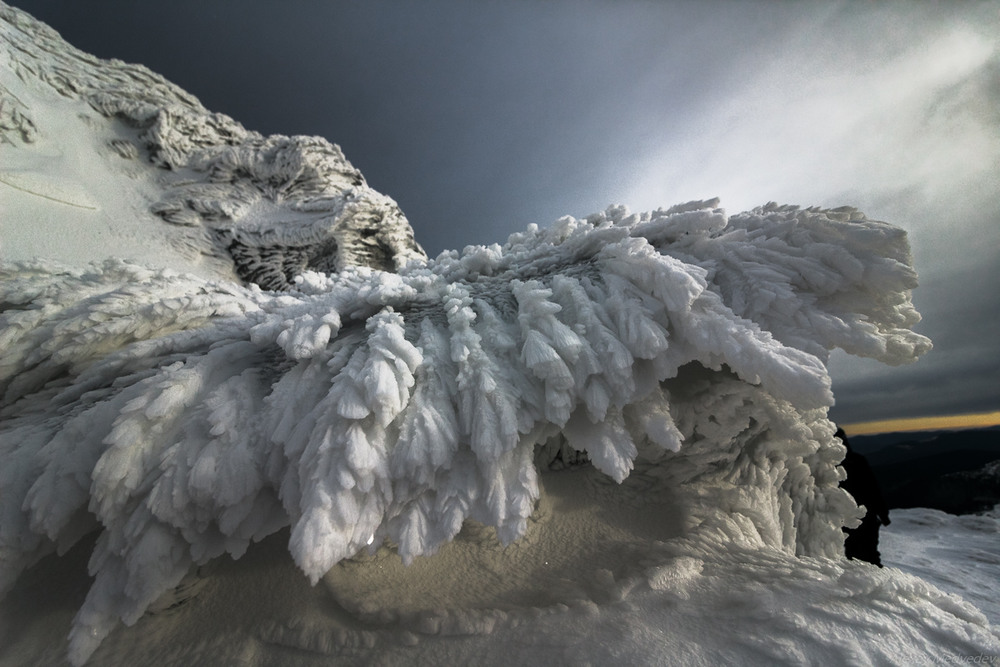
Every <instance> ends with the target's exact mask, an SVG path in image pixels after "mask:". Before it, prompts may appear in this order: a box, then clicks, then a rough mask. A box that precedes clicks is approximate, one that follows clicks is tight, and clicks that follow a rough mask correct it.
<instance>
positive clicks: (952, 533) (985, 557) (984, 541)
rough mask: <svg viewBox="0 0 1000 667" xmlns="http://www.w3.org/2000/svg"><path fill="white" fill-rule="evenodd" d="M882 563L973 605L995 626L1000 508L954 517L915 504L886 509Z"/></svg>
mask: <svg viewBox="0 0 1000 667" xmlns="http://www.w3.org/2000/svg"><path fill="white" fill-rule="evenodd" d="M889 518H890V519H891V520H892V523H891V524H890V525H889V526H887V527H883V528H882V535H881V538H880V545H881V549H880V550H881V552H882V561H883V563H885V564H887V565H888V566H889V567H894V568H898V569H900V570H902V571H903V572H908V573H910V574H913V575H916V576H918V577H920V578H921V579H924V580H925V581H929V582H930V583H932V584H934V585H935V586H937V587H938V588H940V589H941V590H943V591H947V592H949V593H954V594H956V595H959V596H961V597H962V598H964V599H965V600H967V601H969V602H971V603H972V604H974V605H975V606H976V607H978V608H979V609H980V610H981V611H982V612H983V614H985V615H986V617H987V618H988V619H990V623H992V624H993V625H997V624H1000V508H997V507H995V508H993V510H991V511H989V512H985V513H983V514H969V515H965V516H954V515H952V514H946V513H945V512H941V511H938V510H933V509H927V508H924V507H918V508H913V509H897V510H892V512H891V513H890V516H889Z"/></svg>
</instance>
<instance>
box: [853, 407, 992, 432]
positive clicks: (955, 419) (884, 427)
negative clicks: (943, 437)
mask: <svg viewBox="0 0 1000 667" xmlns="http://www.w3.org/2000/svg"><path fill="white" fill-rule="evenodd" d="M986 426H1000V410H994V411H992V412H975V413H969V414H958V415H939V416H935V417H904V418H899V419H877V420H873V421H866V422H854V423H850V424H841V425H840V427H841V428H842V429H844V432H845V433H847V434H848V435H876V434H879V433H897V432H905V431H933V430H938V429H963V428H980V427H986Z"/></svg>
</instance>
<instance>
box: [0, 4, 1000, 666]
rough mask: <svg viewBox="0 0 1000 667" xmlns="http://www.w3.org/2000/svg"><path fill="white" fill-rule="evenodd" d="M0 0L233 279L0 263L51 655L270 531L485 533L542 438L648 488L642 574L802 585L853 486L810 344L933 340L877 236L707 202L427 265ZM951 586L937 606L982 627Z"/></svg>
mask: <svg viewBox="0 0 1000 667" xmlns="http://www.w3.org/2000/svg"><path fill="white" fill-rule="evenodd" d="M0 9H2V17H3V19H4V21H3V23H2V24H0V25H2V31H3V32H2V34H3V39H4V40H5V42H6V44H7V47H6V48H5V51H6V53H5V59H6V63H5V67H8V68H11V70H12V71H13V72H14V73H15V74H16V76H17V77H18V78H19V80H20V81H21V82H22V83H24V84H25V85H29V84H30V85H31V86H40V85H48V86H52V87H55V89H56V90H58V91H59V93H60V94H62V95H64V96H69V97H72V98H79V99H83V100H85V101H86V103H87V104H88V105H90V106H91V107H92V108H94V109H96V110H98V111H99V112H100V114H101V116H102V117H103V118H105V119H106V120H107V122H109V123H119V124H124V126H127V127H129V128H133V129H135V130H137V131H136V132H133V133H131V134H129V133H128V132H124V131H123V132H121V136H123V137H126V139H127V138H128V137H132V138H133V139H130V140H128V141H126V139H122V141H123V142H125V143H121V144H119V148H120V150H121V152H124V153H129V154H132V153H133V152H134V153H136V154H137V155H140V156H142V157H143V158H144V159H145V160H146V161H147V162H148V163H149V164H150V165H152V166H151V167H150V169H155V170H159V171H163V172H164V173H166V174H168V176H166V177H162V178H160V180H158V181H156V182H157V183H158V187H159V190H158V191H159V192H160V193H161V196H160V197H159V198H158V199H157V200H155V201H153V203H152V205H151V210H152V211H154V212H155V213H156V214H157V215H158V216H159V217H160V218H162V222H163V224H164V225H167V226H169V227H171V228H174V229H175V231H176V236H177V238H180V239H182V240H183V243H186V244H189V245H190V246H191V247H192V248H194V249H195V250H196V251H197V252H198V253H203V254H205V255H211V256H214V257H215V258H216V259H218V258H220V257H221V258H226V255H225V254H224V253H225V252H228V253H229V255H228V256H229V258H230V259H229V260H228V261H231V262H232V263H233V265H234V266H235V275H238V276H239V278H241V280H237V279H236V278H235V276H234V277H233V278H232V279H227V278H226V276H225V274H224V272H220V271H218V270H217V269H216V268H205V269H204V271H202V272H201V273H200V274H199V272H198V271H194V272H178V271H176V270H174V268H173V267H172V266H171V265H170V262H169V261H165V262H164V264H163V265H159V266H157V265H139V264H136V263H133V262H128V261H124V260H120V259H106V260H104V261H102V262H97V263H92V264H89V265H86V266H60V265H57V264H55V263H52V262H46V261H8V262H5V263H4V264H3V265H2V266H0V347H2V349H3V356H2V358H0V458H2V460H3V461H4V466H3V468H2V470H0V590H4V591H6V590H8V589H11V588H12V587H13V586H14V585H15V583H16V581H17V580H18V578H19V577H20V576H21V575H22V573H24V571H25V570H26V569H27V568H29V567H31V566H32V565H33V564H35V563H36V562H38V561H39V560H40V559H41V558H42V557H44V556H46V555H47V554H49V553H51V552H54V551H55V552H58V553H60V554H62V553H65V552H67V551H68V550H69V549H71V548H72V547H73V546H74V545H76V544H77V543H78V542H80V540H81V539H82V538H84V536H87V535H93V534H95V533H96V535H97V538H96V543H95V546H94V547H93V552H92V554H91V556H90V564H89V569H90V572H91V574H92V575H93V577H94V580H93V584H92V586H91V587H90V591H89V593H88V594H87V596H86V600H85V601H84V602H83V605H82V608H81V609H80V610H79V612H78V614H77V616H76V619H75V620H74V622H73V627H72V631H71V634H70V642H69V656H70V659H71V661H72V662H73V663H74V664H77V665H80V664H83V663H85V662H86V661H87V660H88V658H89V657H90V656H91V655H92V654H93V652H94V651H95V650H97V649H98V647H99V645H100V644H101V642H102V640H103V639H104V638H105V637H107V635H108V634H109V633H110V632H111V631H112V630H113V629H114V628H115V627H116V626H117V624H118V623H119V622H123V623H124V624H126V625H131V624H134V623H136V622H137V621H138V620H139V619H140V618H141V617H142V616H143V614H144V613H145V612H146V611H147V610H148V609H150V607H151V606H155V605H157V604H159V603H158V602H157V601H158V600H161V599H162V596H163V595H164V594H169V592H170V591H171V590H172V589H174V588H175V587H176V586H178V584H180V582H181V581H182V580H183V579H184V577H185V575H187V574H188V573H189V572H190V571H192V569H193V568H195V567H196V566H200V565H204V564H207V563H209V562H210V561H213V559H217V558H218V557H220V556H222V555H224V554H229V555H230V556H231V557H232V558H234V559H237V558H240V557H242V556H243V555H244V554H245V552H246V551H247V549H248V547H249V546H250V545H251V543H252V542H256V541H260V540H263V539H264V538H266V537H268V536H270V535H272V534H274V533H277V532H278V531H280V530H282V529H284V528H288V529H289V532H288V533H287V534H288V535H289V538H288V543H287V547H288V550H289V551H290V552H291V555H292V558H293V559H294V561H295V563H296V564H297V565H298V567H299V568H300V569H301V570H302V572H304V573H305V575H306V576H307V577H308V578H309V580H310V581H311V582H312V583H314V584H315V583H316V582H318V581H319V580H320V579H321V578H324V576H326V575H328V573H330V572H331V571H332V569H333V568H334V567H335V566H337V565H338V564H343V563H344V562H345V561H346V560H347V559H351V558H354V557H356V556H358V554H360V553H363V552H365V551H366V550H367V551H368V552H370V553H375V552H376V550H378V549H380V547H381V548H382V549H385V548H391V549H392V550H394V552H395V553H398V556H399V557H400V558H401V559H402V561H403V562H404V563H411V562H413V561H414V559H415V558H417V557H418V556H428V555H431V554H434V553H435V552H437V551H438V550H440V549H442V548H443V547H444V546H445V545H448V544H449V543H451V542H452V541H454V540H455V539H456V538H457V536H458V535H459V533H460V531H462V529H463V526H466V527H467V526H469V525H474V524H482V525H484V526H487V527H491V528H492V529H495V535H496V537H497V538H498V539H499V541H500V542H501V543H502V544H511V543H513V542H515V541H517V540H519V539H520V538H523V537H524V536H525V535H526V533H527V532H528V529H529V526H530V525H531V522H532V521H533V517H536V516H537V513H538V512H539V507H540V505H541V504H542V501H543V497H542V496H543V493H542V487H543V486H544V485H543V484H542V483H541V482H540V477H539V473H540V472H544V471H546V470H547V469H549V468H550V467H551V466H552V465H553V464H554V462H563V463H568V462H579V461H587V460H589V462H590V463H591V464H592V465H593V467H594V468H596V470H598V471H599V472H600V473H601V474H603V475H605V476H606V477H607V478H609V479H610V480H613V481H614V482H616V483H623V482H625V481H626V480H627V479H628V478H630V475H632V476H634V475H638V476H639V478H640V479H641V480H645V481H646V486H647V488H648V489H649V493H655V492H656V491H655V489H661V490H662V489H666V490H669V493H670V497H671V499H672V500H671V502H672V503H674V504H675V507H673V508H672V509H670V510H669V515H671V516H678V517H683V520H682V521H681V524H682V525H680V527H679V528H678V529H677V531H676V535H673V536H672V537H671V538H670V539H667V541H666V542H664V543H662V544H661V545H660V547H657V549H659V550H660V551H662V552H663V553H660V555H661V556H663V554H668V555H669V558H670V559H673V560H676V563H675V565H677V567H676V568H675V567H672V566H667V565H663V566H662V567H659V569H657V568H653V569H651V570H649V572H648V573H647V574H648V576H647V579H648V581H646V584H644V585H645V586H647V587H648V588H651V589H654V590H660V589H671V590H673V589H674V588H676V586H675V584H676V583H677V582H676V581H675V580H676V579H677V578H678V577H680V578H682V579H683V578H685V577H695V576H697V575H698V574H699V573H700V572H701V571H702V568H703V567H708V568H709V569H711V568H713V567H722V568H725V567H729V568H730V569H732V568H736V569H739V568H740V567H745V566H741V565H739V564H740V563H745V562H747V558H748V556H747V554H750V553H760V554H763V555H762V556H761V558H763V559H764V560H765V561H766V560H767V559H768V558H770V559H772V560H774V563H778V564H777V565H774V567H778V568H784V567H789V565H788V564H789V563H793V562H798V561H797V558H798V559H803V558H811V559H814V560H812V561H809V562H810V563H812V564H811V565H808V566H806V565H803V566H802V567H803V568H804V569H802V570H801V571H799V572H798V574H797V575H796V576H801V577H803V581H805V580H811V578H815V577H818V576H820V574H818V573H821V572H823V571H824V570H823V568H824V567H825V566H824V565H822V563H824V562H832V561H827V560H824V559H839V558H840V557H841V553H842V543H843V535H842V532H841V527H842V526H843V525H852V523H853V522H854V521H855V520H856V518H857V516H858V508H857V507H856V505H855V504H854V502H853V501H852V500H851V499H850V497H849V496H848V495H847V494H846V493H845V492H843V491H842V490H841V489H840V488H839V487H838V481H839V479H840V477H841V474H842V472H841V470H840V469H839V467H838V465H837V464H838V463H839V461H840V460H841V459H842V458H843V455H844V450H843V447H842V446H841V445H840V444H839V441H838V440H836V439H835V438H833V431H834V427H833V425H832V424H831V423H830V422H829V421H828V420H827V418H826V410H827V408H828V407H829V406H830V405H831V404H832V402H833V397H832V394H831V391H830V381H829V377H828V375H827V372H826V367H825V362H826V360H827V355H828V353H829V351H830V350H831V349H833V348H836V347H839V348H842V349H843V350H846V351H847V352H849V353H852V354H857V355H863V356H868V357H873V358H876V359H879V360H882V361H884V362H886V363H890V364H901V363H907V362H910V361H912V360H914V359H915V358H917V357H918V356H919V355H920V354H922V353H924V352H926V351H927V350H928V349H929V347H930V343H929V341H928V340H927V339H926V338H924V337H922V336H920V335H918V334H915V333H913V332H912V331H911V330H910V327H911V326H912V325H913V324H914V323H915V322H916V321H917V320H918V319H919V316H918V314H917V313H916V311H915V310H914V309H913V307H912V305H911V302H910V290H911V289H913V288H914V287H915V286H916V275H915V273H914V271H913V269H912V268H911V266H910V256H909V249H908V246H907V240H906V236H905V233H904V232H903V231H901V230H899V229H897V228H895V227H892V226H891V225H888V224H885V223H882V222H876V221H873V220H868V219H867V218H866V217H865V216H864V215H863V214H861V213H860V212H858V211H856V210H854V209H851V208H841V209H835V210H821V209H802V208H798V207H794V206H778V205H774V204H769V205H767V206H763V207H761V208H758V209H754V210H752V211H749V212H746V213H741V214H739V215H733V216H728V215H727V214H726V213H725V212H724V211H723V210H722V209H720V208H718V202H717V201H715V200H712V201H702V202H691V203H688V204H684V205H681V206H675V207H673V208H669V209H660V210H656V211H653V212H649V213H641V214H633V213H630V212H629V211H628V210H627V209H625V208H624V207H620V206H619V207H612V208H609V209H608V210H607V211H605V212H603V213H600V214H596V215H593V216H590V217H589V218H586V219H583V220H580V219H575V218H571V217H566V218H563V219H561V220H559V221H557V222H556V223H555V224H553V225H552V226H551V227H549V228H546V229H540V228H537V227H534V226H532V227H530V228H529V229H527V230H526V231H525V232H523V233H518V234H514V235H512V236H511V237H510V239H509V240H508V241H507V243H506V244H504V245H502V246H501V245H491V246H474V247H467V248H465V250H463V251H462V252H445V253H443V254H441V255H440V256H439V257H437V258H435V259H433V260H428V259H426V258H424V256H423V253H422V251H420V249H419V247H418V246H417V245H416V243H415V242H414V241H413V235H412V232H411V230H410V229H409V226H408V224H407V223H406V220H405V218H404V217H403V216H402V214H401V213H400V212H399V210H398V208H397V207H395V205H394V203H392V201H391V200H389V199H388V198H386V197H384V196H382V195H379V194H378V193H375V192H373V191H372V190H370V189H369V188H367V186H365V185H364V182H363V179H361V177H360V175H359V174H358V173H357V172H356V170H354V169H353V168H352V167H350V165H349V164H348V163H347V162H346V160H344V158H343V156H342V155H341V154H340V151H339V149H337V148H336V147H334V146H332V145H330V144H328V143H327V142H325V141H323V140H320V139H315V138H304V137H292V138H289V137H269V138H264V137H261V136H259V135H257V134H254V133H251V132H247V131H246V130H244V129H243V128H241V127H240V126H239V125H237V124H236V123H235V122H233V121H232V120H231V119H228V118H227V117H224V116H220V115H218V114H212V113H209V112H207V111H206V110H204V109H203V108H202V107H201V106H200V105H199V104H198V103H197V101H195V100H193V99H192V98H191V97H190V96H188V95H186V94H184V93H183V92H182V91H179V90H177V89H176V88H175V87H173V86H172V85H170V84H168V83H167V82H165V81H163V80H162V79H160V78H159V77H156V76H155V75H153V74H151V73H149V72H148V71H147V70H145V69H143V68H141V67H137V66H132V65H124V64H122V63H117V62H105V61H100V60H97V59H95V58H92V57H90V56H86V55H85V54H80V53H79V52H77V51H75V50H73V49H72V48H71V47H69V46H68V45H65V44H64V43H62V42H61V40H59V38H58V36H57V35H55V34H54V33H52V32H51V31H49V30H48V29H47V28H45V27H44V26H41V25H40V24H38V23H36V22H34V21H33V20H32V19H30V17H28V16H27V15H25V14H23V13H20V12H18V11H16V10H12V9H10V8H6V7H0ZM2 92H3V91H0V93H2ZM4 108H5V109H6V111H5V112H4V113H5V115H4V116H3V117H2V118H0V120H2V122H3V125H2V127H3V130H4V134H3V137H4V140H5V141H8V142H29V143H30V142H31V141H32V140H33V136H34V135H33V133H36V132H38V131H40V130H39V128H40V127H41V126H42V125H43V123H42V122H41V117H42V116H41V115H38V116H36V115H33V114H34V113H35V110H34V109H32V108H26V107H25V108H21V107H17V106H4ZM38 113H39V114H41V113H42V112H41V111H39V112H38ZM33 118H35V119H36V120H32V119H33ZM129 141H132V143H129ZM165 170H167V171H165ZM157 173H159V172H157ZM158 178H159V177H158ZM291 214H294V215H291ZM212 266H213V267H215V266H217V264H213V265H212ZM262 288H263V289H262ZM664 539H666V538H664ZM654 551H655V550H654ZM657 553H659V552H657ZM712 554H715V556H713V555H712ZM664 557H665V556H664ZM713 558H714V560H712V559H713ZM673 560H671V561H670V562H673ZM779 561H780V562H779ZM707 562H713V563H715V564H714V565H705V563H707ZM802 562H806V561H802ZM817 563H818V564H817ZM725 564H728V565H725ZM772 564H773V563H772ZM762 567H763V565H762ZM830 567H835V566H833V565H831V566H830ZM810 568H812V569H810ZM813 570H816V572H815V573H812V574H810V572H812V571H813ZM685 573H687V574H685ZM609 576H610V575H609ZM844 576H848V575H847V574H845V575H844ZM848 578H849V577H848ZM873 585H874V584H871V581H869V580H868V579H865V583H864V584H863V586H869V587H870V586H873ZM616 587H617V588H616ZM607 588H608V590H609V591H615V590H617V591H618V593H615V594H614V595H617V596H618V598H619V599H620V598H621V597H623V596H625V595H627V594H628V590H627V589H621V584H620V582H618V583H616V582H615V581H614V577H613V576H612V577H611V579H610V580H609V582H608V586H607ZM619 589H621V590H619ZM866 590H867V589H866ZM928 590H930V589H928ZM614 595H613V596H612V597H614ZM914 595H917V596H918V597H920V596H923V598H922V599H924V598H926V599H928V600H931V602H927V604H929V605H932V606H933V604H934V603H933V600H934V599H937V598H934V597H933V595H931V594H930V593H926V591H923V589H921V591H918V593H914ZM962 604H964V603H955V604H952V603H948V605H946V606H947V609H946V610H945V611H941V610H940V609H938V612H939V613H941V614H945V612H947V613H950V614H952V616H953V617H957V618H958V620H954V621H952V622H953V624H955V628H956V629H955V630H954V633H955V636H958V635H962V636H963V637H965V639H964V640H963V641H966V642H968V643H969V645H970V646H973V647H974V646H977V645H986V643H985V642H988V641H989V640H988V639H983V637H988V636H989V635H987V634H985V632H986V631H985V630H983V628H982V627H981V626H983V625H984V623H985V621H984V619H983V618H982V616H981V615H978V616H977V615H976V613H975V611H974V610H971V607H967V606H964V607H963V606H962ZM942 609H943V608H942ZM956 610H957V611H956ZM970 610H971V611H970ZM425 621H426V619H424V621H420V623H424V622H425ZM476 623H480V624H482V623H486V621H483V619H482V618H480V619H479V620H478V621H476ZM473 625H475V623H473ZM486 625H489V626H490V627H492V625H490V623H486ZM477 627H478V626H477ZM484 627H485V626H484ZM480 630H482V628H480ZM484 631H488V628H487V630H484ZM963 633H964V634H963ZM976 642H979V644H977V643H976Z"/></svg>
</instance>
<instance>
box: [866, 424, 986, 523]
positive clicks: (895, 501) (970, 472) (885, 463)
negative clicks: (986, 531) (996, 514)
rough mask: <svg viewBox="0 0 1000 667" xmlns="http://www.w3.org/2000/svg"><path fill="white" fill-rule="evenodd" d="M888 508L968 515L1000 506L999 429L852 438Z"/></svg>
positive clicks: (891, 434) (920, 432) (918, 432)
mask: <svg viewBox="0 0 1000 667" xmlns="http://www.w3.org/2000/svg"><path fill="white" fill-rule="evenodd" d="M851 447H852V448H853V449H854V450H855V451H856V452H858V453H860V454H863V455H864V456H865V457H866V458H867V459H868V463H869V464H871V467H872V471H873V472H874V473H875V477H876V478H877V479H878V481H879V484H880V485H881V487H882V493H883V495H884V496H885V499H886V502H887V503H888V504H889V507H890V508H904V507H930V508H933V509H938V510H942V511H945V512H950V513H952V514H969V513H972V512H980V511H983V510H987V509H990V508H991V507H993V506H994V505H996V504H998V503H1000V426H994V427H990V428H980V429H967V430H961V431H916V432H907V433H882V434H879V435H867V436H854V437H852V438H851Z"/></svg>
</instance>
